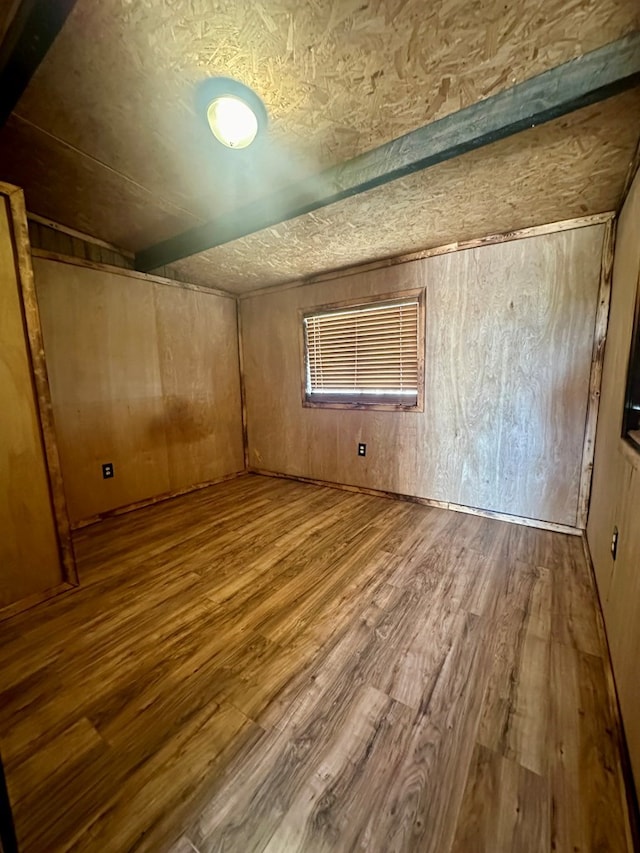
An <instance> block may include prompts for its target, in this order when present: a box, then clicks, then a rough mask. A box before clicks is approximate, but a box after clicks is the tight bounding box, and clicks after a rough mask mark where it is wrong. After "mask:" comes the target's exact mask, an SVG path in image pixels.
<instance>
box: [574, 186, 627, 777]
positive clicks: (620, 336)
mask: <svg viewBox="0 0 640 853" xmlns="http://www.w3.org/2000/svg"><path fill="white" fill-rule="evenodd" d="M639 281H640V178H639V177H638V176H636V178H635V181H634V182H633V185H632V187H631V190H630V192H629V195H628V197H627V201H626V203H625V206H624V208H623V210H622V212H621V214H620V218H619V221H618V227H617V236H616V245H615V257H614V267H613V284H612V301H611V314H610V320H609V335H608V340H607V348H606V352H605V359H604V367H603V377H602V397H601V403H600V415H599V419H598V431H597V437H596V455H595V463H594V472H593V484H592V498H591V509H590V512H589V520H588V524H587V538H588V543H589V549H590V551H591V556H592V559H593V565H594V569H595V574H596V578H597V582H598V590H599V593H600V599H601V601H602V607H603V612H604V621H605V626H606V631H607V637H608V640H609V646H610V648H611V657H612V660H613V671H614V675H615V679H616V687H617V691H618V696H619V700H620V706H621V709H622V717H623V720H624V725H625V733H626V738H627V743H628V746H629V753H630V757H631V763H632V766H633V772H634V776H635V780H636V788H637V789H640V718H639V717H638V702H639V701H640V693H639V692H638V685H639V683H640V682H639V680H638V672H637V667H638V655H639V654H640V582H639V579H640V573H639V572H638V566H639V565H640V526H639V525H638V506H639V505H640V503H639V502H640V454H638V453H637V452H636V451H634V450H633V449H632V448H631V447H629V446H627V445H626V443H625V442H624V441H623V439H622V438H621V437H620V435H621V424H622V411H623V407H624V396H625V383H626V375H627V364H628V360H629V351H630V346H631V335H632V328H633V312H634V306H635V299H636V290H637V288H638V287H639V286H640V284H639ZM614 526H617V527H618V530H619V536H620V538H619V546H618V556H617V559H616V560H615V562H614V561H613V559H612V557H611V553H610V550H609V544H610V542H611V536H612V533H613V528H614Z"/></svg>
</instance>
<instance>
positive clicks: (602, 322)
mask: <svg viewBox="0 0 640 853" xmlns="http://www.w3.org/2000/svg"><path fill="white" fill-rule="evenodd" d="M615 234H616V228H615V222H613V221H612V222H609V223H608V224H607V226H606V228H605V233H604V242H603V245H602V265H601V267H600V292H599V293H598V309H597V313H596V322H595V328H594V334H593V354H592V357H591V377H590V379H589V404H588V406H587V420H586V424H585V430H584V447H583V452H582V473H581V476H580V494H579V496H578V517H577V523H578V527H579V528H580V529H581V530H584V529H585V528H586V526H587V518H588V516H589V501H590V498H591V481H592V479H593V459H594V456H595V450H596V427H597V424H598V412H599V411H600V396H601V393H602V365H603V363H604V350H605V346H606V343H607V330H608V327H609V309H610V306H611V276H612V274H613V247H614V245H615Z"/></svg>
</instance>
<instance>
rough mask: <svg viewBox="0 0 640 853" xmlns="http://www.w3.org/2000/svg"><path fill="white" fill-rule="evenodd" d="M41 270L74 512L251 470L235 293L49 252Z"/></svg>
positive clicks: (76, 517) (75, 515) (83, 514)
mask: <svg viewBox="0 0 640 853" xmlns="http://www.w3.org/2000/svg"><path fill="white" fill-rule="evenodd" d="M34 270H35V275H36V286H37V292H38V300H39V303H40V311H41V316H42V326H43V333H44V343H45V353H46V357H47V363H48V368H49V375H50V382H51V393H52V398H53V407H54V415H55V422H56V430H57V433H58V440H59V446H60V455H61V462H62V473H63V478H64V485H65V491H66V495H67V500H68V504H69V513H70V516H71V520H72V523H75V524H77V523H78V522H79V521H83V520H86V519H89V518H92V517H94V516H96V515H98V514H101V513H104V512H106V511H108V510H111V509H114V508H116V507H122V506H126V505H129V504H132V503H136V502H138V501H141V500H145V499H147V498H151V497H154V496H157V495H164V494H168V493H175V492H178V491H181V490H184V489H188V488H189V487H191V486H194V485H196V484H200V483H204V482H209V481H212V480H216V479H219V478H222V477H225V476H227V475H230V474H233V473H235V472H238V471H241V470H243V468H244V453H243V438H242V420H241V402H240V380H239V370H238V343H237V340H238V339H237V323H236V304H235V300H234V299H233V298H228V297H223V296H219V295H215V294H212V293H206V292H203V291H199V290H195V289H186V288H182V287H179V286H170V285H169V284H161V283H157V282H153V281H150V280H142V279H141V278H140V277H139V276H138V277H134V276H133V275H130V274H128V273H127V272H126V271H124V270H123V271H122V272H112V271H105V270H100V269H88V268H85V267H84V266H79V265H75V264H71V263H60V262H56V261H51V260H46V259H42V258H37V257H36V258H34ZM105 462H112V463H113V464H114V471H115V476H114V478H113V479H111V480H104V479H103V478H102V463H105Z"/></svg>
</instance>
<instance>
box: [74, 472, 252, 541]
mask: <svg viewBox="0 0 640 853" xmlns="http://www.w3.org/2000/svg"><path fill="white" fill-rule="evenodd" d="M248 473H249V472H248V471H234V473H233V474H225V475H224V476H223V477H217V478H216V479H215V480H206V481H205V482H204V483H195V484H194V485H192V486H185V488H184V489H176V490H175V491H172V492H164V493H163V494H162V495H153V496H152V497H150V498H144V499H143V500H141V501H135V502H134V503H131V504H126V505H125V506H118V507H115V508H114V509H110V510H107V512H101V513H98V514H97V515H92V516H91V517H90V518H81V519H80V520H79V521H76V522H73V524H72V525H71V529H72V530H81V529H82V528H83V527H89V525H90V524H97V523H98V522H100V521H105V520H106V519H107V518H113V517H114V516H117V515H126V514H127V513H129V512H135V511H136V510H137V509H144V507H146V506H153V505H154V504H157V503H161V502H162V501H169V500H171V498H179V497H180V496H181V495H188V494H189V493H190V492H197V491H199V490H200V489H206V488H208V487H209V486H217V485H218V484H219V483H226V481H227V480H237V479H238V477H244V476H245V475H246V474H248Z"/></svg>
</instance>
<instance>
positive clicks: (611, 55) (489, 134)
mask: <svg viewBox="0 0 640 853" xmlns="http://www.w3.org/2000/svg"><path fill="white" fill-rule="evenodd" d="M638 83H640V34H639V33H629V34H628V35H626V36H624V37H623V38H622V39H618V40H617V41H615V42H611V43H609V44H607V45H603V46H602V47H600V48H598V49H596V50H594V51H590V52H589V53H586V54H583V55H582V56H581V57H579V58H578V59H575V60H571V61H569V62H567V63H564V64H563V65H560V66H557V67H555V68H551V69H548V70H547V71H545V72H543V73H542V74H539V75H535V76H533V77H530V78H528V79H526V80H523V81H522V82H520V83H516V84H515V85H514V86H510V87H509V88H507V89H506V90H504V91H502V92H498V93H497V94H495V95H491V96H489V97H488V98H484V99H483V100H481V101H479V102H477V103H475V104H471V105H470V106H468V107H463V108H462V109H460V110H457V111H455V112H452V113H450V114H449V115H448V116H445V117H444V118H441V119H438V120H437V121H434V122H430V123H427V124H425V125H422V126H419V127H417V128H415V129H414V130H411V131H409V133H405V134H403V135H402V136H398V137H395V138H393V139H391V140H389V141H387V142H385V143H384V144H383V145H380V146H378V147H377V148H373V149H370V150H368V151H365V152H363V153H360V154H359V155H358V156H357V157H353V158H351V159H350V160H345V161H343V162H342V163H339V164H337V165H335V166H331V167H330V168H328V169H325V170H324V171H322V172H320V173H319V174H317V175H313V176H312V177H311V178H309V179H307V180H305V181H300V182H298V183H296V182H295V181H294V182H292V183H291V184H290V185H289V186H287V187H285V188H284V189H283V190H280V191H278V192H276V193H272V194H265V195H264V196H263V197H261V198H259V199H253V200H251V201H249V202H248V203H245V204H244V205H241V206H240V207H239V208H237V209H236V210H234V211H232V212H229V213H227V214H226V215H225V216H224V217H220V216H217V217H216V218H214V219H213V220H210V221H208V222H206V223H204V224H203V225H196V226H194V227H192V228H190V229H188V230H187V231H184V232H182V233H181V234H177V235H175V236H174V237H170V238H168V239H165V240H163V241H161V242H159V243H156V244H155V245H153V246H149V247H147V248H145V249H142V250H141V251H139V252H137V253H136V268H137V269H141V270H145V271H148V270H152V269H156V268H157V267H159V266H162V265H163V264H171V263H173V262H175V261H179V260H181V259H183V258H187V257H190V256H191V255H196V254H199V253H201V252H205V251H209V250H210V249H213V248H215V247H217V246H221V245H224V244H226V243H231V242H233V241H234V240H237V239H239V238H241V237H246V236H247V235H249V234H254V233H257V232H258V231H263V230H265V229H267V228H272V227H273V226H275V225H278V224H280V223H282V222H288V221H290V220H293V219H297V218H298V217H300V216H303V215H305V214H308V213H312V212H314V211H317V210H321V209H322V208H325V207H329V206H330V205H332V204H335V203H336V202H339V201H343V200H345V199H349V198H353V197H355V196H359V195H361V194H362V193H365V192H367V191H369V190H372V189H375V188H376V187H380V186H383V185H385V184H388V183H391V182H392V181H395V180H398V179H399V178H404V177H406V176H408V175H412V174H414V173H416V172H421V171H423V170H424V169H429V168H430V167H433V166H437V165H438V164H439V163H445V162H447V161H449V160H454V159H455V158H457V157H461V156H462V155H464V154H468V153H470V152H472V151H475V150H477V149H480V148H484V147H485V146H487V145H491V144H493V143H495V142H498V141H499V140H501V139H506V138H509V137H511V136H514V135H516V134H518V133H519V132H521V131H524V130H529V129H531V128H535V127H538V126H540V125H543V124H546V123H547V122H549V121H553V120H556V119H559V118H562V117H564V116H566V115H569V114H571V113H573V112H575V111H577V110H579V109H581V108H584V107H587V106H590V105H591V104H597V103H599V102H601V101H605V100H607V99H608V98H611V97H613V96H615V95H618V94H620V93H621V92H624V91H628V90H632V89H634V88H635V87H636V85H638ZM467 198H468V197H467Z"/></svg>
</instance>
